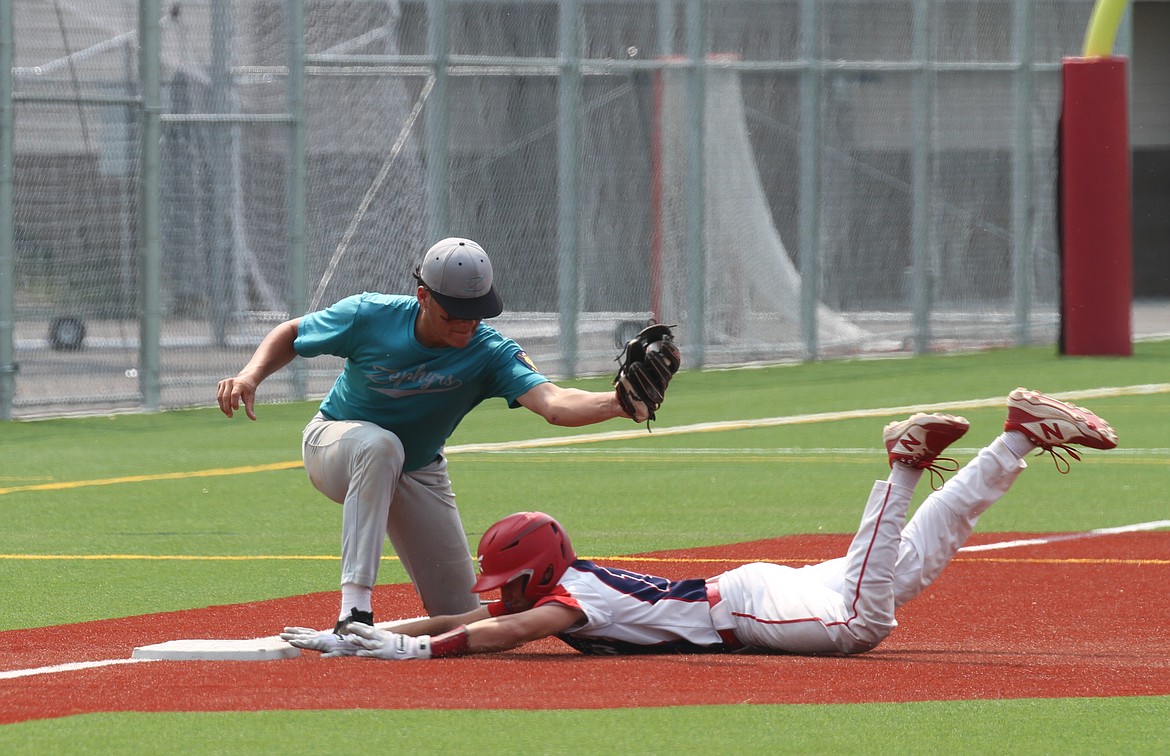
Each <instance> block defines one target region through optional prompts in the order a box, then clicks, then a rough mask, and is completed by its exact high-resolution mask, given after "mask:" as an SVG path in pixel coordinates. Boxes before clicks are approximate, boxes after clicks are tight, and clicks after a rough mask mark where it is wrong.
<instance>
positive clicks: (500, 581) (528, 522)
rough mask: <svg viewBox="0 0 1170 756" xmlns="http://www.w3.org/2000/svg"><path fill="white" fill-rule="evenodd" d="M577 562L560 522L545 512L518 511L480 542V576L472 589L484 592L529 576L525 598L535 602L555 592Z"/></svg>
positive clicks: (488, 530) (494, 526) (485, 534)
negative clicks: (570, 566)
mask: <svg viewBox="0 0 1170 756" xmlns="http://www.w3.org/2000/svg"><path fill="white" fill-rule="evenodd" d="M576 559H577V555H576V553H575V552H574V551H573V545H572V544H571V543H570V542H569V537H568V535H567V534H566V533H565V530H564V528H562V527H561V524H560V523H559V522H557V521H556V520H554V519H553V518H552V517H551V516H549V515H547V514H544V513H543V512H517V513H516V514H512V515H508V516H507V517H505V518H504V519H502V520H500V521H499V522H497V523H496V524H494V525H492V526H491V527H490V528H488V529H487V532H485V533H484V534H483V538H481V539H480V541H479V567H480V575H479V578H478V579H477V580H476V581H475V585H473V586H472V588H471V590H472V591H474V592H475V593H483V592H485V591H490V590H492V589H494V588H499V587H500V586H502V585H504V584H505V583H508V582H511V581H512V580H515V579H516V578H518V577H521V576H528V577H529V580H528V581H527V582H526V583H525V586H524V595H525V596H526V597H528V598H529V599H531V600H533V601H536V600H537V599H539V598H541V597H543V596H547V595H548V594H549V593H551V592H552V590H553V589H554V588H555V587H556V584H557V581H559V580H560V579H561V576H562V575H564V574H565V570H567V569H568V568H569V565H570V564H572V563H573V562H574V561H575V560H576ZM537 576H539V577H537Z"/></svg>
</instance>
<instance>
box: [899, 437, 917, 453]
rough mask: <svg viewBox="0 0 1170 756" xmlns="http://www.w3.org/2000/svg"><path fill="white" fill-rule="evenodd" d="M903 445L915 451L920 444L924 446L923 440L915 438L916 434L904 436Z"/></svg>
mask: <svg viewBox="0 0 1170 756" xmlns="http://www.w3.org/2000/svg"><path fill="white" fill-rule="evenodd" d="M902 446H904V447H906V450H907V451H914V450H915V449H917V448H918V447H919V446H922V442H921V441H919V440H918V439H916V438H914V436H909V435H908V436H904V437H903V438H902Z"/></svg>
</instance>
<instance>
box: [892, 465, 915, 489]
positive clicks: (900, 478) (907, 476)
mask: <svg viewBox="0 0 1170 756" xmlns="http://www.w3.org/2000/svg"><path fill="white" fill-rule="evenodd" d="M922 472H923V471H922V470H919V469H917V468H914V467H911V466H910V465H904V464H902V463H901V462H895V463H894V465H893V466H892V467H891V468H890V477H889V478H887V480H888V481H889V483H890V485H891V486H901V487H902V488H907V489H909V490H911V491H913V490H914V487H915V486H917V485H918V481H919V480H921V479H922Z"/></svg>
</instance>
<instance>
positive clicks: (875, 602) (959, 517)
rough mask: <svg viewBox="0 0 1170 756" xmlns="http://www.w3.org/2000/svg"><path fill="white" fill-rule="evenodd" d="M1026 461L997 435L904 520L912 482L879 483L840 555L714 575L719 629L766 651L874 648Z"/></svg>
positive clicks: (842, 651) (756, 565)
mask: <svg viewBox="0 0 1170 756" xmlns="http://www.w3.org/2000/svg"><path fill="white" fill-rule="evenodd" d="M1026 467H1027V464H1026V463H1025V462H1024V461H1023V460H1021V459H1019V458H1017V457H1016V455H1015V454H1013V453H1012V452H1011V451H1010V450H1009V449H1008V447H1007V446H1006V445H1005V444H1004V442H1003V440H1002V437H1001V438H998V439H996V440H995V441H994V442H992V444H991V445H990V446H988V447H987V448H985V449H983V450H982V451H980V452H979V453H978V454H977V455H976V456H975V458H974V459H972V460H971V461H970V462H969V463H967V465H965V466H964V467H963V468H962V469H961V470H960V471H959V472H958V473H956V474H955V476H954V477H953V478H952V479H951V480H949V481H948V482H947V483H946V484H945V485H944V486H943V487H942V489H941V490H939V491H935V492H934V493H932V494H931V495H930V496H928V497H927V498H926V500H925V501H923V503H922V505H921V506H920V507H919V508H918V511H917V512H916V513H915V514H914V517H913V518H911V520H910V522H909V523H907V524H905V527H903V523H905V521H906V512H907V508H908V507H909V504H910V498H911V495H912V494H913V491H912V489H909V488H906V487H903V486H897V485H893V484H891V483H890V482H889V481H877V482H875V483H874V486H873V489H872V491H871V492H870V495H869V500H868V501H867V502H866V505H865V512H864V514H863V515H862V519H861V526H860V527H859V528H858V531H857V534H856V535H855V536H854V538H853V541H852V543H851V544H850V546H849V551H848V552H847V554H846V555H845V556H844V557H841V558H838V559H832V560H829V561H827V562H822V563H820V564H815V565H809V566H807V567H802V568H799V569H796V568H792V567H786V566H783V565H777V564H766V563H753V564H747V565H744V566H742V567H738V568H736V569H733V570H730V571H728V572H725V573H723V574H722V575H720V576H719V592H720V594H721V595H722V597H723V601H724V602H726V603H727V608H728V609H729V610H730V615H731V621H730V624H731V627H729V628H719V629H730V630H732V631H733V632H734V633H735V635H736V637H737V638H738V639H739V641H740V642H741V643H743V644H744V645H745V646H749V647H754V648H761V649H769V650H772V651H783V652H788V653H799V654H854V653H861V652H863V651H868V650H870V649H872V648H873V647H875V646H877V645H878V644H879V643H881V641H882V640H884V639H885V638H886V636H887V635H889V634H890V632H891V631H892V630H893V629H894V628H895V627H896V626H897V624H898V623H897V621H896V620H895V619H894V610H895V609H896V608H897V607H899V606H901V605H903V604H905V603H906V602H907V601H909V600H911V599H912V598H914V597H915V596H917V595H918V594H919V593H921V592H922V591H923V589H925V588H926V587H927V586H928V585H930V584H931V582H933V581H934V579H935V578H937V577H938V575H939V573H940V572H942V570H943V568H944V567H945V566H946V565H947V563H948V562H950V560H951V558H952V557H953V556H954V555H955V553H956V552H957V551H958V550H959V548H960V547H962V545H963V544H964V543H965V542H966V541H967V538H968V537H970V535H971V533H972V531H973V530H974V529H975V524H976V522H978V520H979V516H980V515H981V514H982V513H983V512H984V511H986V510H987V508H988V507H990V506H991V505H992V504H993V503H995V502H996V501H997V500H998V499H999V498H1000V497H1001V496H1003V495H1004V493H1006V492H1007V490H1008V488H1010V487H1011V485H1012V483H1013V482H1015V479H1016V477H1017V476H1018V475H1019V474H1020V472H1021V471H1022V470H1023V469H1024V468H1026Z"/></svg>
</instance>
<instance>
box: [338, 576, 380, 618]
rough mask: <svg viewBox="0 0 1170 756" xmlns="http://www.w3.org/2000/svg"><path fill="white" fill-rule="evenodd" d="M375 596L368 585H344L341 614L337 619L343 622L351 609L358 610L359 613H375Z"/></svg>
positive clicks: (342, 586) (342, 587) (342, 588)
mask: <svg viewBox="0 0 1170 756" xmlns="http://www.w3.org/2000/svg"><path fill="white" fill-rule="evenodd" d="M373 596H374V589H373V588H371V587H370V586H368V585H358V584H357V583H342V584H341V614H339V615H338V616H337V619H339V620H343V619H345V618H346V617H348V616H349V610H350V609H357V610H358V611H359V612H372V611H373V606H374V605H373V601H372V599H373Z"/></svg>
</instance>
